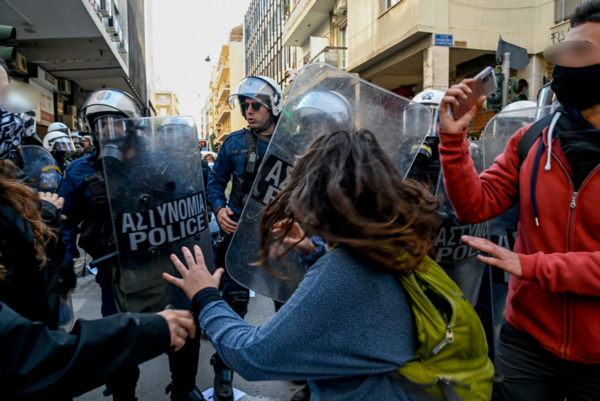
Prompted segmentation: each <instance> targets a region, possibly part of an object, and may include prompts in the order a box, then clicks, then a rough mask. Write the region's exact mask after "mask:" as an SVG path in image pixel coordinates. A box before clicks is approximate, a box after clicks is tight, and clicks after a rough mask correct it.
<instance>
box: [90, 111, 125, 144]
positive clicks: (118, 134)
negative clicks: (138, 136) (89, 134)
mask: <svg viewBox="0 0 600 401" xmlns="http://www.w3.org/2000/svg"><path fill="white" fill-rule="evenodd" d="M95 128H96V132H97V133H98V136H99V138H100V142H101V143H102V141H111V140H115V139H120V138H124V137H126V136H127V126H126V124H125V121H124V120H118V119H116V118H114V117H108V116H107V117H100V118H97V119H96V122H95Z"/></svg>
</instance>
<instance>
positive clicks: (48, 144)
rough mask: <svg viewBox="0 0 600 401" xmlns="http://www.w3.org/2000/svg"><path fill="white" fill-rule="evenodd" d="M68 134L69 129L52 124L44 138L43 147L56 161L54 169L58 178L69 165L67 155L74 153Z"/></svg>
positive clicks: (58, 124)
mask: <svg viewBox="0 0 600 401" xmlns="http://www.w3.org/2000/svg"><path fill="white" fill-rule="evenodd" d="M70 133H71V132H70V130H69V127H67V126H66V125H65V124H63V123H52V124H50V126H49V127H48V133H47V134H46V136H45V137H44V147H45V148H46V150H47V151H48V152H50V153H51V154H52V156H53V157H54V160H56V169H57V171H58V173H59V175H60V176H62V175H63V174H64V172H65V171H66V169H67V165H68V164H69V163H68V161H67V155H68V154H70V153H72V152H74V151H75V145H74V144H73V140H72V139H71V136H70Z"/></svg>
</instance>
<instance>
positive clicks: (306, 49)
mask: <svg viewBox="0 0 600 401" xmlns="http://www.w3.org/2000/svg"><path fill="white" fill-rule="evenodd" d="M288 9H289V12H288V13H286V16H285V24H284V26H283V44H284V46H288V47H289V49H290V51H291V53H292V56H291V58H292V61H293V62H294V63H295V65H296V67H297V68H301V67H302V66H303V65H305V64H307V63H312V62H324V63H328V64H331V65H333V66H335V67H338V68H340V69H342V70H345V69H346V68H347V67H348V35H347V33H348V3H347V0H336V1H334V0H331V1H328V0H293V1H292V2H291V4H290V7H288Z"/></svg>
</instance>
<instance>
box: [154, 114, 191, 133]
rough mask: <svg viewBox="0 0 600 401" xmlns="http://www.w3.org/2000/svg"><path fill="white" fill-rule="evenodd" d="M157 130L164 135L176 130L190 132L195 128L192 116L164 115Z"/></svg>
mask: <svg viewBox="0 0 600 401" xmlns="http://www.w3.org/2000/svg"><path fill="white" fill-rule="evenodd" d="M158 130H159V132H161V133H163V134H165V135H168V134H170V135H173V134H176V133H178V132H190V131H192V130H194V131H195V130H196V123H195V122H194V119H193V118H192V117H181V116H172V117H166V118H165V119H164V120H163V121H162V123H161V124H160V127H159V129H158Z"/></svg>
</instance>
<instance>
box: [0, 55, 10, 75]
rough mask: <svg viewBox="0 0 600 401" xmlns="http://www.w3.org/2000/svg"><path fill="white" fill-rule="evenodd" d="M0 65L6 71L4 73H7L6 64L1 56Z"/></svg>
mask: <svg viewBox="0 0 600 401" xmlns="http://www.w3.org/2000/svg"><path fill="white" fill-rule="evenodd" d="M0 67H2V69H3V70H4V71H6V75H8V65H7V64H6V60H4V59H3V58H2V57H0Z"/></svg>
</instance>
